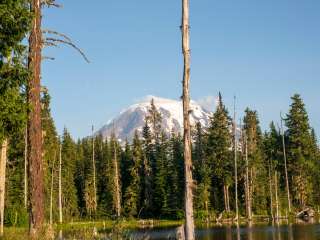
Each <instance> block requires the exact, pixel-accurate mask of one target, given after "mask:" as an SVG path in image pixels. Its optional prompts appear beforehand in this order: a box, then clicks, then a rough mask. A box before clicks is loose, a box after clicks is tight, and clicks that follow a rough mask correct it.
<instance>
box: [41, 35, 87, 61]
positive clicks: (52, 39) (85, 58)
mask: <svg viewBox="0 0 320 240" xmlns="http://www.w3.org/2000/svg"><path fill="white" fill-rule="evenodd" d="M46 41H49V42H50V41H51V42H53V43H62V44H66V45H69V46H71V47H73V48H74V49H75V50H77V51H78V52H79V53H80V54H81V56H82V57H83V58H84V60H85V61H86V62H88V63H90V61H89V59H88V58H87V56H86V55H85V54H84V52H83V51H82V50H81V49H80V48H78V47H77V46H76V45H75V44H74V43H72V42H71V41H66V40H62V39H57V38H51V37H49V38H46Z"/></svg>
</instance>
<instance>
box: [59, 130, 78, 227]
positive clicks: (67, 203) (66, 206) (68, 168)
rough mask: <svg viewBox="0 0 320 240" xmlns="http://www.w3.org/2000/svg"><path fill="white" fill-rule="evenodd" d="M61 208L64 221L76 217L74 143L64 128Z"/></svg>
mask: <svg viewBox="0 0 320 240" xmlns="http://www.w3.org/2000/svg"><path fill="white" fill-rule="evenodd" d="M61 154H62V209H63V216H64V219H65V220H66V221H70V220H71V219H74V218H76V217H78V205H77V204H78V203H77V195H76V188H75V179H74V178H75V172H76V171H75V170H76V168H75V167H76V158H75V157H76V145H75V143H74V141H73V140H72V138H71V136H70V133H69V132H68V130H67V129H64V131H63V136H62V149H61Z"/></svg>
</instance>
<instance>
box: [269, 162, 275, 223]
mask: <svg viewBox="0 0 320 240" xmlns="http://www.w3.org/2000/svg"><path fill="white" fill-rule="evenodd" d="M271 169H272V164H271V160H269V194H270V214H271V218H272V220H274V216H273V194H272V174H271Z"/></svg>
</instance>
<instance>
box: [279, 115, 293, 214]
mask: <svg viewBox="0 0 320 240" xmlns="http://www.w3.org/2000/svg"><path fill="white" fill-rule="evenodd" d="M280 118H281V135H282V147H283V159H284V171H285V177H286V190H287V199H288V210H289V213H291V200H290V188H289V179H288V169H287V154H286V144H285V141H284V130H283V123H282V115H281V114H280Z"/></svg>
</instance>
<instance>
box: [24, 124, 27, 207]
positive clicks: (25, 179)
mask: <svg viewBox="0 0 320 240" xmlns="http://www.w3.org/2000/svg"><path fill="white" fill-rule="evenodd" d="M24 207H25V208H26V209H27V208H28V127H26V131H25V137H24Z"/></svg>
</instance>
